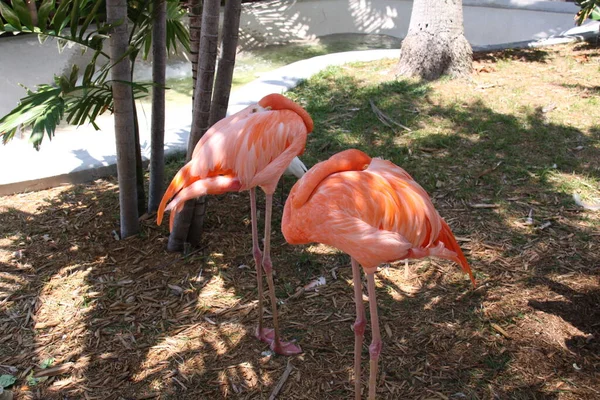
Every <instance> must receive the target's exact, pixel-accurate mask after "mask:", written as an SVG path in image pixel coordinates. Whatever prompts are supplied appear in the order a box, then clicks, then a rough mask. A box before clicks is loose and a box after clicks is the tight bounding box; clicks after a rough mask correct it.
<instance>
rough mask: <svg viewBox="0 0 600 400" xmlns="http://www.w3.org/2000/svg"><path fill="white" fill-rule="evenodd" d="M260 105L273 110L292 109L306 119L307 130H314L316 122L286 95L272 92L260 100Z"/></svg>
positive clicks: (303, 119)
mask: <svg viewBox="0 0 600 400" xmlns="http://www.w3.org/2000/svg"><path fill="white" fill-rule="evenodd" d="M258 105H259V106H261V107H264V108H267V107H270V108H271V109H272V110H290V111H293V112H295V113H296V114H298V115H299V116H300V118H302V121H304V125H306V130H307V132H308V133H310V132H312V130H313V127H314V123H313V120H312V118H311V117H310V115H309V114H308V112H306V110H305V109H304V108H302V107H300V106H299V105H298V104H296V103H294V102H293V101H292V100H290V99H288V98H287V97H285V96H282V95H280V94H277V93H271V94H269V95H266V96H265V97H263V98H262V99H260V101H259V102H258Z"/></svg>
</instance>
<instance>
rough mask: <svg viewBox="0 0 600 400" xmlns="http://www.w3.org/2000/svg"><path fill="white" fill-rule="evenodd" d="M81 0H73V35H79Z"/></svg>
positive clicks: (71, 22)
mask: <svg viewBox="0 0 600 400" xmlns="http://www.w3.org/2000/svg"><path fill="white" fill-rule="evenodd" d="M79 6H80V5H79V0H73V6H72V7H71V20H70V22H69V25H71V37H77V27H78V26H79Z"/></svg>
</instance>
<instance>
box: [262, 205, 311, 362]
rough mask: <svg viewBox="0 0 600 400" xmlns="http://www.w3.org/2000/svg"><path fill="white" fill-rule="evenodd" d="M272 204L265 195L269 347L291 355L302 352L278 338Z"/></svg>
mask: <svg viewBox="0 0 600 400" xmlns="http://www.w3.org/2000/svg"><path fill="white" fill-rule="evenodd" d="M272 206H273V194H267V195H266V210H265V248H264V254H263V268H264V270H265V274H266V275H267V284H268V285H269V296H270V297H271V309H272V312H273V328H274V329H275V331H274V332H273V336H272V338H269V339H271V343H270V345H271V349H272V350H273V351H274V352H275V353H277V354H283V355H286V356H287V355H293V354H299V353H301V352H302V349H301V348H300V346H298V345H296V344H294V343H292V342H289V343H286V342H281V341H280V339H279V322H278V320H277V299H276V298H275V285H274V284H273V264H272V263H271V209H272Z"/></svg>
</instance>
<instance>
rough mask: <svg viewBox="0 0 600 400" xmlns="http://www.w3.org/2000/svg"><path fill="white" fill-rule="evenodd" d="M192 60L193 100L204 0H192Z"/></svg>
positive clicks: (196, 78) (190, 16)
mask: <svg viewBox="0 0 600 400" xmlns="http://www.w3.org/2000/svg"><path fill="white" fill-rule="evenodd" d="M189 7H190V11H189V18H190V61H191V62H192V85H193V86H192V101H193V99H194V92H195V91H196V81H197V80H198V52H199V51H200V30H201V27H202V0H190V5H189Z"/></svg>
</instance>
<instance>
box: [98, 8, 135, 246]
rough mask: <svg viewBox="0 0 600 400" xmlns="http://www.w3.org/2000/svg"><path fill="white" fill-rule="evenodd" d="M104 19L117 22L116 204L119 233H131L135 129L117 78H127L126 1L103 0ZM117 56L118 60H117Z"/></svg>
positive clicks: (126, 90)
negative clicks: (104, 1)
mask: <svg viewBox="0 0 600 400" xmlns="http://www.w3.org/2000/svg"><path fill="white" fill-rule="evenodd" d="M106 19H107V22H108V23H117V22H119V23H120V24H119V25H117V26H116V27H115V28H114V29H113V30H112V32H111V35H110V41H109V44H110V57H111V62H112V63H116V64H115V65H114V66H113V67H112V68H111V77H112V80H113V82H112V91H113V101H114V118H115V139H116V147H117V173H118V179H119V208H120V221H121V237H122V238H126V237H128V236H131V235H134V234H136V233H137V232H138V230H139V225H138V210H137V188H136V162H135V133H134V122H133V101H132V99H133V93H132V90H131V86H130V85H128V84H127V83H122V82H120V81H125V82H126V81H129V80H130V78H131V64H130V61H129V58H127V57H123V54H125V52H126V51H127V47H128V44H129V43H128V41H129V35H128V32H127V1H126V0H107V1H106ZM118 60H120V61H119V62H118V63H117V61H118Z"/></svg>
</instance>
